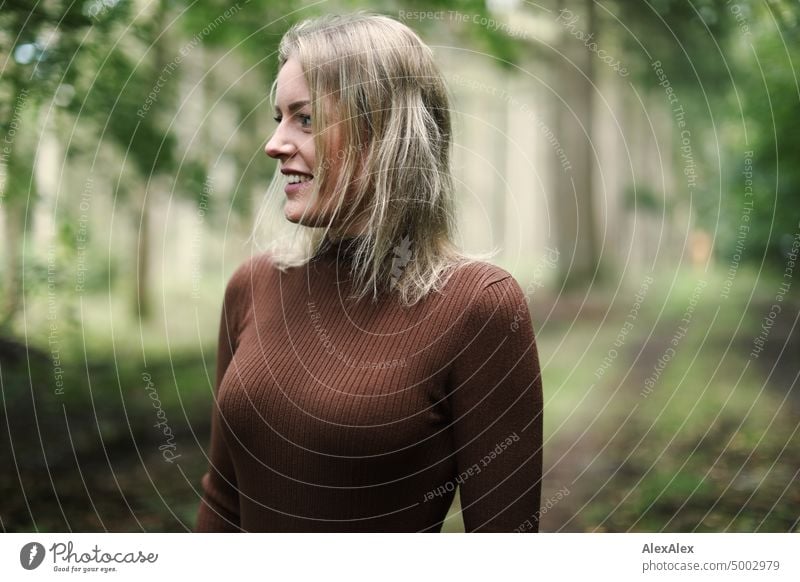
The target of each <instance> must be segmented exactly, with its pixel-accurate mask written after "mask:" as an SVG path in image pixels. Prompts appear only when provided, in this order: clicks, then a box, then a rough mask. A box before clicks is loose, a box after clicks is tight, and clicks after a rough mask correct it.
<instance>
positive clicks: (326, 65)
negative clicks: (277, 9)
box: [256, 11, 497, 306]
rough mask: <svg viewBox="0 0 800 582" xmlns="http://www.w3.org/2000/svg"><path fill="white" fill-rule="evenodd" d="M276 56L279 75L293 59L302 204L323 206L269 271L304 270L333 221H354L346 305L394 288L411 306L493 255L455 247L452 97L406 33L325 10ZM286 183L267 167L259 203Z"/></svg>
mask: <svg viewBox="0 0 800 582" xmlns="http://www.w3.org/2000/svg"><path fill="white" fill-rule="evenodd" d="M278 52H279V55H278V69H279V70H280V68H281V67H283V65H284V64H285V63H286V61H287V60H288V59H290V58H295V59H297V60H298V62H299V63H300V65H301V67H302V70H303V74H304V77H305V80H306V82H307V83H308V87H309V92H310V96H311V113H312V122H311V123H312V133H313V139H314V145H315V150H316V161H315V165H316V168H315V169H314V180H312V182H311V184H312V185H313V188H312V193H311V200H312V202H311V204H310V206H319V204H318V202H322V203H323V204H322V206H324V207H325V208H326V209H329V210H330V214H326V216H329V217H330V219H329V222H328V223H327V224H325V225H322V226H318V227H306V226H301V225H295V226H296V227H297V228H293V229H292V231H291V234H290V235H289V236H287V237H283V238H274V237H273V241H272V242H271V243H270V244H269V246H270V247H271V248H270V253H271V255H272V259H273V263H274V264H275V265H276V267H277V268H278V269H280V270H281V271H283V272H285V270H286V269H288V268H291V267H295V266H301V265H304V264H306V263H307V262H308V261H309V260H310V259H312V258H313V257H314V256H315V255H317V254H318V253H320V252H322V251H323V250H324V249H325V248H326V246H328V245H329V244H331V242H334V241H336V240H337V238H336V235H335V233H336V231H337V229H340V228H341V225H352V224H358V225H360V228H362V230H361V234H359V235H358V236H356V237H354V238H352V241H351V242H350V243H349V244H352V245H353V247H354V248H353V249H352V253H348V256H349V257H350V258H351V259H352V262H351V264H350V269H351V273H352V276H353V289H354V291H353V294H352V295H351V298H354V299H360V298H362V297H364V296H366V295H368V294H371V296H372V298H373V300H376V299H377V298H378V296H379V295H380V294H382V293H387V292H388V293H392V292H394V293H396V294H397V297H398V299H399V301H400V302H401V304H402V305H404V306H411V305H413V304H415V303H416V302H418V301H419V300H420V299H422V298H424V297H425V296H426V295H427V294H428V293H430V292H431V291H439V290H441V288H442V287H443V286H444V284H445V283H446V282H447V280H448V279H449V277H450V275H452V273H453V272H454V268H455V267H457V266H463V265H464V264H466V263H470V262H474V261H480V260H484V259H487V258H490V257H491V256H492V255H493V254H494V253H496V252H497V251H496V250H494V251H491V252H490V253H483V254H467V253H465V252H463V251H461V250H459V249H458V248H457V246H456V245H455V244H454V242H453V239H454V237H455V234H456V214H455V208H454V191H453V177H452V174H451V169H450V156H451V148H452V130H451V119H450V99H449V97H448V92H447V87H446V85H445V82H444V78H443V76H442V74H441V72H440V71H439V69H438V67H437V66H436V64H435V62H434V58H433V52H432V51H431V49H430V48H429V47H428V46H427V45H425V43H423V42H422V40H421V39H420V38H419V36H417V34H416V33H415V32H413V31H412V30H411V29H410V28H408V27H407V26H406V25H404V24H402V23H400V22H398V21H396V20H394V19H392V18H389V17H387V16H383V15H378V14H371V13H366V12H363V11H362V12H356V13H352V14H347V15H329V16H324V17H320V18H315V19H310V20H304V21H302V22H299V23H297V24H295V25H293V26H292V27H291V28H290V29H289V31H288V32H287V33H286V34H285V35H284V36H283V39H282V41H281V43H280V47H279V51H278ZM276 83H277V81H276ZM276 83H273V85H272V89H271V91H270V99H271V102H272V104H273V105H274V103H275V88H276ZM334 134H335V136H336V138H335V139H333V138H332V135H334ZM284 184H285V179H284V178H283V177H282V176H281V174H280V173H279V171H278V169H276V172H275V177H274V178H273V180H272V182H271V184H270V186H269V190H268V192H267V196H266V199H267V200H270V199H274V200H276V201H281V202H282V201H283V199H284V197H283V194H282V188H283V185H284ZM341 193H346V196H345V195H342V194H341ZM263 212H264V210H263V209H262V211H261V212H260V213H259V216H261V215H262V214H263ZM274 214H277V213H274ZM258 222H259V220H257V221H256V226H258ZM283 222H288V221H283ZM345 238H346V239H347V240H348V241H349V240H350V237H345Z"/></svg>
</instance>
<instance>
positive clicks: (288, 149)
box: [264, 125, 293, 159]
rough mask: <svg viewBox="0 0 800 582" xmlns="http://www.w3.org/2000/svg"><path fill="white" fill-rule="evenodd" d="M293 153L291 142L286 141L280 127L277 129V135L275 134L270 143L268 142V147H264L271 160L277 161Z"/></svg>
mask: <svg viewBox="0 0 800 582" xmlns="http://www.w3.org/2000/svg"><path fill="white" fill-rule="evenodd" d="M292 151H293V147H292V144H291V143H290V142H289V140H287V139H285V136H284V134H283V131H281V127H280V125H279V126H278V127H277V128H276V129H275V133H273V134H272V137H271V138H269V141H267V145H265V146H264V153H265V154H267V155H268V156H269V157H271V158H275V159H277V158H280V157H282V156H288V155H291V153H292Z"/></svg>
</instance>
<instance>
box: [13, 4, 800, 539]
mask: <svg viewBox="0 0 800 582" xmlns="http://www.w3.org/2000/svg"><path fill="white" fill-rule="evenodd" d="M355 9H369V10H373V11H377V12H382V13H385V14H387V15H390V16H393V17H394V18H397V19H398V20H401V21H403V22H405V23H406V24H408V25H409V26H410V27H412V28H413V29H414V30H416V31H417V32H418V33H419V34H420V35H421V36H422V37H423V39H424V40H425V41H426V42H428V43H429V44H430V45H431V46H432V48H433V50H434V51H435V54H436V58H437V60H438V62H439V63H440V64H441V67H442V70H443V71H444V73H445V75H446V77H447V80H448V84H449V87H450V90H451V92H452V95H453V104H452V107H453V115H454V120H455V127H456V138H455V142H456V143H455V152H454V155H455V159H454V171H455V175H456V182H457V184H458V197H459V212H460V216H459V219H460V224H461V232H462V234H461V240H460V241H459V243H460V244H461V245H462V246H463V247H464V248H466V249H468V250H471V251H477V250H486V249H489V248H493V247H497V248H499V249H501V253H500V254H499V255H498V256H497V259H496V261H495V262H497V263H498V264H500V265H501V266H503V267H504V268H506V269H508V270H509V271H510V272H512V273H513V274H514V275H515V276H516V277H517V279H518V280H519V281H520V283H521V285H522V286H523V288H524V289H526V293H527V296H528V300H529V302H530V308H531V312H532V314H533V318H534V324H535V328H536V333H537V339H538V345H539V353H540V358H541V362H542V366H543V375H544V387H545V401H546V410H545V414H546V417H545V431H546V435H545V437H546V444H545V472H546V473H545V481H544V490H543V497H542V503H543V515H542V531H783V532H785V531H799V529H798V528H799V525H798V524H799V520H800V479H798V476H799V475H800V434H798V428H799V427H800V388H798V375H799V374H800V341H799V340H798V333H797V330H796V326H797V322H798V316H800V298H799V293H798V291H800V281H797V280H796V275H797V274H798V272H800V266H798V263H797V258H798V248H800V163H798V162H800V132H798V131H797V122H798V119H800V83H799V82H798V74H797V68H796V67H797V66H798V65H800V22H798V18H800V8H798V4H797V2H792V1H789V0H693V2H686V1H684V0H649V1H648V2H625V1H623V0H597V1H592V0H559V1H556V0H542V1H539V2H536V3H533V2H526V1H524V0H491V1H490V0H486V1H485V2H484V1H483V0H465V1H462V2H456V1H452V2H447V1H442V0H434V1H427V2H420V1H417V0H408V1H402V2H401V1H385V0H384V1H375V2H370V3H368V4H367V3H366V2H355V1H337V2H334V1H327V2H326V1H321V2H314V3H304V2H288V1H285V0H270V1H269V2H267V1H265V0H249V1H247V0H238V1H233V0H205V1H203V2H197V1H189V0H44V1H39V2H32V1H28V0H0V63H2V64H0V128H2V129H1V130H0V134H1V135H0V218H1V219H2V220H0V241H2V242H0V290H1V291H0V293H1V294H0V394H2V405H3V414H2V417H0V424H2V425H4V426H2V427H0V463H2V466H3V467H5V470H4V471H3V476H2V477H0V500H1V501H0V528H2V530H3V531H186V530H189V529H191V528H192V527H193V524H194V520H195V517H196V512H197V508H198V503H199V497H200V494H201V492H200V477H201V475H202V474H203V473H204V472H205V470H206V466H207V462H208V460H207V457H206V452H207V451H206V447H207V445H208V437H209V422H210V412H211V405H212V399H213V385H212V384H213V382H212V378H213V376H214V366H215V352H216V333H217V325H218V322H219V314H220V307H221V301H222V292H223V290H224V286H225V283H226V282H227V279H228V277H229V276H230V274H231V272H232V271H233V269H235V268H236V266H237V265H238V264H239V263H240V262H241V261H243V260H244V259H246V258H247V257H248V256H249V255H250V254H251V253H253V252H259V249H258V248H257V246H258V245H257V243H254V242H253V239H252V238H251V233H252V232H253V230H254V227H255V226H256V222H257V221H256V217H257V216H258V213H259V212H280V209H279V208H273V209H270V208H266V209H264V208H262V207H261V201H262V197H263V193H264V191H265V190H266V186H267V184H268V183H269V181H270V179H271V177H272V175H273V173H274V171H275V163H274V161H273V160H271V159H269V158H267V157H266V156H265V155H264V153H263V146H264V143H265V142H266V140H267V139H268V137H269V136H270V134H271V132H272V129H273V126H274V122H273V121H272V115H273V113H272V111H271V106H270V103H269V99H268V90H269V87H270V85H271V83H272V81H273V79H274V77H275V75H276V55H275V50H276V48H277V44H278V42H279V40H280V38H281V36H282V34H283V33H284V32H285V31H286V30H287V28H288V27H289V26H290V25H291V24H292V23H293V22H296V21H298V20H301V19H304V18H307V17H311V16H314V15H318V14H322V13H329V12H341V11H350V10H355ZM420 11H424V12H423V13H421V12H420ZM263 234H265V236H266V238H267V239H268V238H269V235H270V233H263ZM155 402H158V410H156V409H155V408H154V406H155V404H154V403H155ZM157 414H158V417H157ZM159 419H162V420H164V421H165V422H167V423H168V425H169V428H170V430H171V432H172V433H173V435H174V439H172V440H171V446H170V447H167V448H165V445H164V442H163V441H164V439H163V432H162V431H161V429H160V428H158V427H156V426H155V423H157V422H158V421H159ZM166 451H169V452H168V453H167V452H166ZM458 507H459V506H458V503H457V500H456V503H454V506H453V508H452V510H451V517H450V518H449V519H448V522H447V523H446V525H445V528H444V530H445V531H458V530H459V529H460V528H463V524H462V523H461V521H460V517H459V514H458Z"/></svg>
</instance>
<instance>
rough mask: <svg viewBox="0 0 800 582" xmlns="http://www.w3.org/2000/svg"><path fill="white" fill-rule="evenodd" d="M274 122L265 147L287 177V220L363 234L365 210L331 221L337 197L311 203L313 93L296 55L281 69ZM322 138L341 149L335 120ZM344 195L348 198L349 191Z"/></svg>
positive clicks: (340, 233) (333, 170) (338, 232)
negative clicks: (344, 220) (343, 220)
mask: <svg viewBox="0 0 800 582" xmlns="http://www.w3.org/2000/svg"><path fill="white" fill-rule="evenodd" d="M275 121H277V122H278V127H277V128H276V129H275V133H273V134H272V137H271V138H270V139H269V141H268V142H267V145H266V146H265V147H264V151H265V152H266V154H267V155H268V156H270V157H271V158H275V159H276V160H279V161H280V166H281V173H282V174H283V175H284V176H285V177H286V180H287V184H286V186H285V187H284V192H286V205H285V206H284V209H283V213H284V215H285V216H286V219H287V220H288V221H290V222H294V223H296V224H302V225H304V226H310V227H325V226H330V228H331V232H332V234H333V235H334V236H335V237H340V236H353V235H357V234H360V233H363V232H364V230H365V225H366V220H367V216H366V214H365V212H364V211H363V209H362V210H361V211H360V212H359V213H356V214H357V217H356V218H354V219H350V221H349V222H348V223H347V224H346V225H345V224H330V218H329V215H330V214H331V213H332V211H333V208H332V207H333V206H334V200H333V199H332V198H331V199H329V200H328V202H329V206H330V208H329V207H328V206H326V205H325V204H324V203H320V204H319V205H313V204H312V201H311V193H312V190H313V180H314V175H313V171H314V168H315V161H316V151H315V148H314V135H313V133H312V130H311V92H310V91H309V89H308V83H306V80H305V77H304V76H303V69H302V67H301V65H300V62H299V61H298V60H297V59H295V58H289V59H288V60H287V61H286V63H284V65H283V67H281V70H280V71H279V72H278V82H277V86H276V88H275ZM323 137H324V138H325V139H326V140H328V141H327V144H328V147H329V148H330V151H332V152H336V151H338V150H339V149H340V148H341V146H342V139H341V135H340V133H339V131H338V129H337V126H336V124H335V123H334V124H333V125H332V126H331V127H328V128H325V129H323ZM328 177H329V179H330V180H331V181H332V182H335V180H336V167H332V168H330V170H329V173H328ZM323 192H324V189H323ZM343 195H344V196H345V200H347V198H348V196H349V191H348V192H345V193H344V194H343ZM326 197H327V195H326V194H324V193H323V194H322V198H323V199H325V198H326ZM345 204H347V202H345ZM344 214H347V212H346V211H345V212H344Z"/></svg>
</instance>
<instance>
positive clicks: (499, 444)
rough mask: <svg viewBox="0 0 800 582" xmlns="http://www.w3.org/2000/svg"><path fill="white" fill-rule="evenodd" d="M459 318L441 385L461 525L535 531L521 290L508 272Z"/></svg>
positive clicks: (527, 326)
mask: <svg viewBox="0 0 800 582" xmlns="http://www.w3.org/2000/svg"><path fill="white" fill-rule="evenodd" d="M465 317H466V320H465V323H464V326H463V328H462V334H461V337H460V340H461V341H460V343H459V344H458V346H459V347H458V348H457V355H456V358H455V361H454V363H453V367H452V369H451V372H450V377H449V386H448V394H449V396H448V400H449V401H450V408H451V411H452V418H453V420H452V422H453V426H452V430H453V435H454V444H455V453H456V461H457V469H458V477H457V478H456V480H457V483H458V484H459V488H460V497H461V510H462V515H463V518H464V526H465V529H466V531H467V532H512V531H515V530H516V531H529V532H531V531H538V515H539V503H540V496H541V485H542V438H543V435H542V407H543V398H542V378H541V373H540V369H539V359H538V354H537V350H536V343H535V340H534V335H533V326H532V323H531V317H530V313H529V311H528V306H527V302H526V299H525V295H524V293H523V291H522V289H521V288H520V286H519V284H518V283H517V281H516V280H515V279H514V278H513V277H511V276H510V275H509V276H507V277H505V278H503V279H501V280H499V281H495V282H493V283H490V284H489V285H488V286H486V287H485V288H484V289H483V290H482V292H481V294H480V295H479V296H478V297H477V298H476V299H475V301H474V302H473V304H472V305H471V307H470V312H469V313H468V314H466V315H465Z"/></svg>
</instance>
